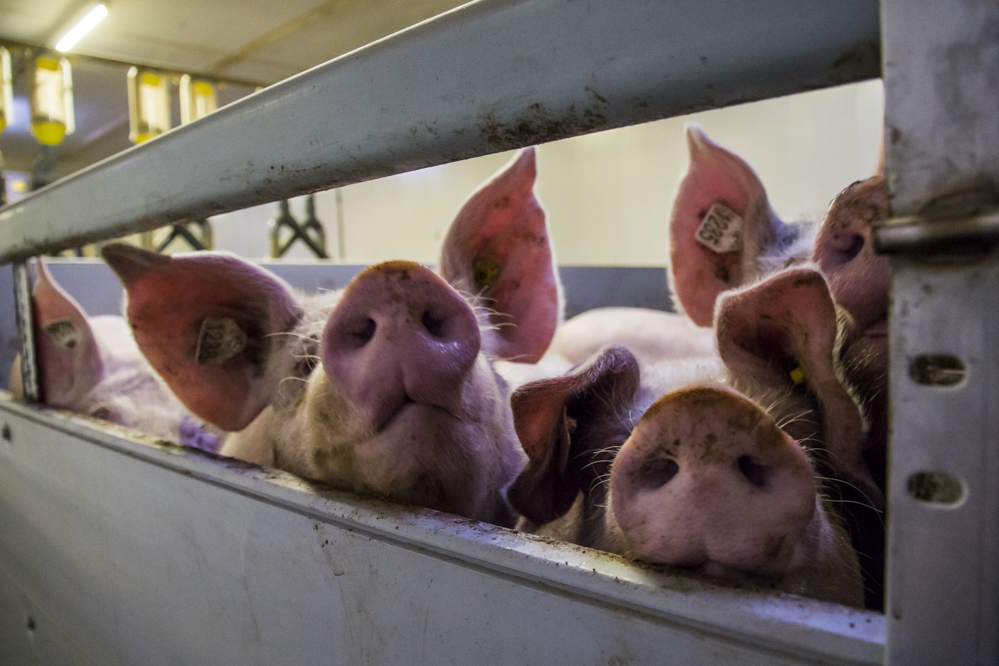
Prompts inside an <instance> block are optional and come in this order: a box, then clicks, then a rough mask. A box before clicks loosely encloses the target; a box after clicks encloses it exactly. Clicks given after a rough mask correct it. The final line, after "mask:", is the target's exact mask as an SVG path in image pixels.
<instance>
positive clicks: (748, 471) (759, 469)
mask: <svg viewBox="0 0 999 666" xmlns="http://www.w3.org/2000/svg"><path fill="white" fill-rule="evenodd" d="M736 464H737V465H738V466H739V471H740V472H742V475H743V476H744V477H746V480H748V481H749V482H750V483H751V484H753V485H754V486H756V487H757V488H765V487H766V485H767V479H768V477H769V476H770V470H769V468H767V467H765V466H764V465H760V464H758V463H757V462H756V461H755V460H753V459H752V457H750V456H739V460H737V461H736Z"/></svg>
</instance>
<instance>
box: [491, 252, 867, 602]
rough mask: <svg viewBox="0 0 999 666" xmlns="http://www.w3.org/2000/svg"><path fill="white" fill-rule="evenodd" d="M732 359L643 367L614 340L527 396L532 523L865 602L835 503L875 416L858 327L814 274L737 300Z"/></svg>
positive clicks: (782, 275)
mask: <svg viewBox="0 0 999 666" xmlns="http://www.w3.org/2000/svg"><path fill="white" fill-rule="evenodd" d="M715 321H716V335H717V347H718V354H717V355H716V356H715V357H713V358H712V357H703V358H689V359H676V360H673V361H670V362H664V363H660V364H655V365H651V366H643V365H641V364H640V363H639V362H638V361H637V359H636V358H635V356H634V355H633V354H632V353H631V352H629V351H628V350H627V349H625V348H624V347H608V348H606V349H605V350H603V351H602V352H600V353H599V354H597V355H596V356H594V357H593V358H592V359H590V360H589V361H588V362H587V363H585V364H583V365H582V366H579V367H578V368H576V369H575V370H574V371H572V372H571V373H569V374H568V375H565V376H562V377H557V378H548V379H543V380H540V381H537V382H532V383H528V384H526V385H524V386H522V387H521V388H519V389H517V391H515V392H514V394H513V397H512V406H513V411H514V422H515V427H516V430H517V434H518V436H519V438H520V441H521V443H522V445H523V447H524V450H525V452H526V453H527V454H528V457H529V462H528V464H527V467H526V468H525V469H524V471H523V472H522V473H521V475H520V476H519V477H518V478H517V480H516V481H515V482H514V484H513V485H512V486H511V487H510V490H509V492H508V496H509V499H510V501H511V503H512V504H513V506H514V507H515V508H516V509H517V510H518V511H519V512H520V513H521V514H523V516H524V517H525V520H524V521H523V522H522V525H521V526H522V527H524V528H525V529H532V530H533V531H537V532H539V533H541V534H544V535H547V536H552V537H557V538H561V539H564V540H567V541H571V542H573V543H577V544H580V545H584V546H590V547H595V548H600V549H603V550H607V551H610V552H614V553H619V554H621V555H624V556H626V557H630V558H635V559H640V560H645V561H650V562H657V563H664V564H670V565H676V566H682V567H688V568H693V569H695V570H698V571H701V572H703V573H706V574H708V575H712V576H720V577H726V578H749V579H750V580H753V581H756V582H759V581H765V582H767V584H769V585H771V586H773V587H775V588H776V589H779V590H782V591H786V592H794V593H798V594H803V595H806V596H810V597H814V598H818V599H823V600H827V601H834V602H837V603H843V604H847V605H851V606H861V605H862V604H863V603H864V593H863V585H864V583H863V581H862V579H861V574H860V569H859V563H858V559H857V554H856V552H855V551H854V549H853V548H852V547H851V545H850V540H849V538H848V536H847V535H846V534H845V532H844V531H843V529H842V526H841V525H840V522H839V519H838V517H837V515H836V513H835V512H834V511H833V510H832V509H831V505H830V504H829V503H827V502H826V501H825V500H824V491H825V487H826V482H827V476H828V475H829V474H830V472H831V470H832V469H834V467H835V465H834V464H833V463H835V464H841V463H842V462H843V461H851V462H854V461H856V459H857V457H858V451H859V448H860V445H861V442H862V440H863V437H864V431H865V420H864V415H863V413H862V410H861V409H860V407H859V405H858V403H857V402H856V400H855V399H854V397H853V395H852V389H851V387H850V385H849V384H848V382H846V381H845V379H844V377H843V376H842V373H841V371H840V368H839V367H838V364H837V363H836V358H837V357H836V352H837V350H838V347H839V345H840V344H841V343H842V341H843V339H844V338H845V337H846V336H848V335H849V331H848V330H845V329H846V327H848V326H849V323H850V322H849V318H848V317H845V316H843V314H842V312H841V310H838V309H837V307H836V305H835V303H834V302H833V299H832V297H831V295H830V293H829V288H828V286H827V283H826V281H825V279H824V278H823V276H822V275H821V273H819V272H818V271H817V270H816V269H815V268H814V267H811V266H805V267H794V268H789V269H786V270H784V271H782V272H779V273H777V274H775V275H773V276H771V277H769V278H767V279H765V280H764V281H762V282H760V283H757V284H755V285H752V286H750V287H746V288H743V289H741V290H734V291H729V292H725V293H723V294H722V296H721V298H720V299H719V303H718V310H717V314H716V316H715Z"/></svg>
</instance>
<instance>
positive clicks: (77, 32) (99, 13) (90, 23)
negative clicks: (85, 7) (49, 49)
mask: <svg viewBox="0 0 999 666" xmlns="http://www.w3.org/2000/svg"><path fill="white" fill-rule="evenodd" d="M107 15H108V8H107V7H105V6H104V5H97V6H96V7H94V8H93V9H91V10H90V11H89V12H88V13H87V15H86V16H84V17H83V18H82V19H80V22H79V23H77V24H76V25H74V26H73V27H72V28H70V30H69V32H67V33H66V34H65V35H63V36H62V38H61V39H59V41H58V42H56V51H68V50H70V49H71V48H73V47H74V46H76V43H77V42H78V41H80V40H81V39H83V36H84V35H86V34H87V33H88V32H90V31H91V30H92V29H93V27H94V26H95V25H97V24H98V23H100V22H101V21H102V20H103V19H104V17H105V16H107ZM49 43H50V44H51V42H49Z"/></svg>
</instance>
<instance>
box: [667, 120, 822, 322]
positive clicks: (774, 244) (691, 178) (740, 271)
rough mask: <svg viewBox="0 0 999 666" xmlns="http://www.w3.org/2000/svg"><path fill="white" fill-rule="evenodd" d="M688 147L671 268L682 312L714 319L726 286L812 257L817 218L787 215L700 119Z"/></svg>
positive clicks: (673, 218) (673, 221)
mask: <svg viewBox="0 0 999 666" xmlns="http://www.w3.org/2000/svg"><path fill="white" fill-rule="evenodd" d="M687 147H688V149H689V150H690V163H689V166H688V167H687V171H686V173H684V175H683V176H682V178H681V179H680V183H679V185H678V186H677V191H676V195H675V196H674V198H673V211H672V213H671V215H670V222H669V239H670V243H669V245H670V247H669V264H670V266H669V271H670V275H671V276H672V285H673V291H674V292H675V294H676V297H677V299H676V300H677V301H679V304H680V306H681V307H682V309H683V311H684V312H685V313H686V314H687V315H688V316H689V317H690V319H691V320H692V321H693V322H694V323H695V324H697V325H698V326H711V318H712V315H713V314H714V309H715V301H716V299H717V298H718V295H719V294H721V293H722V292H723V291H726V290H728V289H734V288H737V287H741V286H743V285H746V284H751V283H752V282H754V281H756V280H758V279H760V278H761V277H764V276H766V275H769V274H770V273H773V272H774V271H776V270H779V269H781V268H784V267H785V266H790V265H793V264H797V263H801V262H803V261H807V260H808V257H809V254H810V253H811V250H812V244H813V241H814V238H815V232H816V225H814V224H813V223H810V222H807V221H801V222H793V223H785V222H782V221H781V219H780V218H779V217H778V216H777V214H776V213H775V212H774V211H773V209H772V208H771V207H770V202H769V199H768V198H767V192H766V190H765V189H764V187H763V183H762V182H761V181H760V179H759V177H758V176H757V175H756V173H755V172H754V171H753V169H752V168H751V167H750V166H749V165H748V164H747V163H746V162H745V161H744V160H743V159H742V158H740V157H739V156H738V155H736V154H735V153H733V152H731V151H729V150H726V149H725V148H722V147H721V146H719V145H718V144H716V143H714V142H713V141H712V140H711V139H709V138H708V137H707V135H705V134H704V132H702V131H701V130H700V128H698V127H697V126H696V125H694V124H689V125H687Z"/></svg>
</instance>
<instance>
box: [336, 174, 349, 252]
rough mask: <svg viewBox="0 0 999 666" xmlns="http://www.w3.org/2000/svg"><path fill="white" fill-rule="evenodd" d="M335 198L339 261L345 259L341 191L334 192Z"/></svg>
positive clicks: (344, 232) (344, 230)
mask: <svg viewBox="0 0 999 666" xmlns="http://www.w3.org/2000/svg"><path fill="white" fill-rule="evenodd" d="M334 197H336V256H337V258H338V259H339V260H340V261H344V260H346V259H347V241H346V238H345V236H346V234H347V232H346V228H345V227H346V220H345V219H344V213H343V189H342V188H339V187H338V188H336V190H334Z"/></svg>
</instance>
